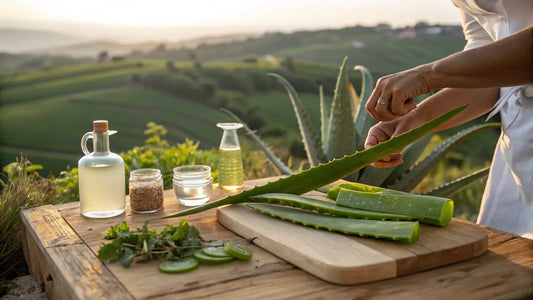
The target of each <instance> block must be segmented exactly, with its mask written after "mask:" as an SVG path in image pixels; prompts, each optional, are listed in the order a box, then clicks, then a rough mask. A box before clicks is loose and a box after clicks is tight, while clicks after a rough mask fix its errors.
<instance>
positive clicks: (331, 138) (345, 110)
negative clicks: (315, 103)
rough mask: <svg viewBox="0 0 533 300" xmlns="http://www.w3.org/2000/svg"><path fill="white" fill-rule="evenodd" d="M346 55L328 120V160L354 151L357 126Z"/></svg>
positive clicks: (325, 147) (326, 147)
mask: <svg viewBox="0 0 533 300" xmlns="http://www.w3.org/2000/svg"><path fill="white" fill-rule="evenodd" d="M347 61H348V58H347V57H345V58H344V61H343V63H342V65H341V67H340V70H339V76H338V78H337V86H336V87H335V95H334V96H333V102H332V103H331V111H330V115H329V120H328V129H327V132H328V133H327V136H328V140H327V141H326V144H325V145H324V153H325V154H326V158H327V159H328V160H332V159H334V158H341V157H343V156H345V155H346V154H350V153H354V152H355V151H356V150H357V149H356V148H355V128H354V119H353V116H352V111H353V108H352V106H353V103H352V101H351V96H350V91H349V87H348V71H347V69H346V63H347Z"/></svg>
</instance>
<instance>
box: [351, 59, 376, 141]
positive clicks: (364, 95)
mask: <svg viewBox="0 0 533 300" xmlns="http://www.w3.org/2000/svg"><path fill="white" fill-rule="evenodd" d="M354 70H356V71H359V72H361V74H362V76H363V77H362V84H361V93H360V95H361V96H360V103H361V104H360V106H361V108H363V107H365V105H366V102H367V101H368V98H370V95H371V94H372V90H373V89H374V79H373V78H372V74H370V71H368V69H367V68H366V67H364V66H355V67H354ZM377 122H378V121H377V120H376V119H374V118H372V117H371V116H370V114H369V113H368V111H366V109H359V114H357V118H355V125H354V126H355V132H356V141H355V145H356V147H357V150H359V151H360V150H363V149H364V148H365V139H366V135H367V134H368V130H369V129H370V127H372V126H374V125H375V124H376V123H377Z"/></svg>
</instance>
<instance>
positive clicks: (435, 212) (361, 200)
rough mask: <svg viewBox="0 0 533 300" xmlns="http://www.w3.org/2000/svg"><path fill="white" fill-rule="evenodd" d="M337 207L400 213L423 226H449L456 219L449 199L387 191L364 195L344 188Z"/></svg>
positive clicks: (338, 197)
mask: <svg viewBox="0 0 533 300" xmlns="http://www.w3.org/2000/svg"><path fill="white" fill-rule="evenodd" d="M337 204H338V205H341V206H346V207H351V208H355V209H364V210H371V211H379V212H386V213H393V214H394V213H397V214H403V215H408V216H412V217H415V218H416V219H418V220H419V221H420V222H421V223H426V224H432V225H438V226H446V225H448V224H449V223H450V221H451V220H452V217H453V201H452V200H450V199H446V198H442V197H436V196H428V195H416V194H410V193H403V192H397V191H392V192H389V191H388V190H383V191H380V192H363V191H355V190H348V189H342V188H341V190H340V191H339V193H338V196H337Z"/></svg>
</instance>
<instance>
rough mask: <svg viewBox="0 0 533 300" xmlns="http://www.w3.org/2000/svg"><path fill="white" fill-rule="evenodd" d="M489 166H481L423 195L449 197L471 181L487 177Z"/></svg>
mask: <svg viewBox="0 0 533 300" xmlns="http://www.w3.org/2000/svg"><path fill="white" fill-rule="evenodd" d="M489 170H490V167H486V168H483V169H481V170H478V171H476V172H474V173H472V174H468V175H466V176H464V177H461V178H459V179H457V180H454V181H451V182H448V183H446V184H444V185H441V186H440V187H438V188H436V189H434V190H431V191H429V192H428V193H425V195H431V196H439V197H451V196H453V195H455V194H457V193H458V192H460V191H462V190H464V189H465V188H467V187H468V186H469V185H471V184H472V183H474V182H476V181H478V180H482V179H485V178H487V176H488V175H489Z"/></svg>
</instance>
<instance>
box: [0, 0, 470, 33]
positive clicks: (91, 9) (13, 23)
mask: <svg viewBox="0 0 533 300" xmlns="http://www.w3.org/2000/svg"><path fill="white" fill-rule="evenodd" d="M421 21H423V22H427V23H429V24H453V25H458V24H460V19H459V15H458V12H457V8H455V7H454V6H453V4H452V3H451V2H450V1H443V0H405V1H397V0H374V1H366V0H364V1H363V0H352V1H350V0H332V1H327V2H326V1H316V0H292V1H279V0H269V1H260V0H250V1H241V0H228V1H223V3H222V2H219V1H209V0H203V1H195V2H187V3H185V2H183V1H172V0H151V1H143V0H131V1H117V0H115V1H113V0H111V1H105V0H93V1H90V2H88V1H68V0H49V1H43V2H37V1H32V0H0V27H2V28H18V29H29V30H47V31H54V32H58V33H63V34H67V35H71V36H76V37H78V38H80V40H93V39H108V40H113V41H115V42H119V43H140V42H154V41H183V40H187V39H192V38H199V37H205V36H216V35H227V34H257V33H263V32H267V31H283V32H292V31H297V30H316V29H327V28H332V29H335V28H342V27H347V26H354V25H364V26H374V25H377V24H379V23H387V24H389V25H391V26H393V27H404V26H412V25H415V24H416V23H417V22H421Z"/></svg>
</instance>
